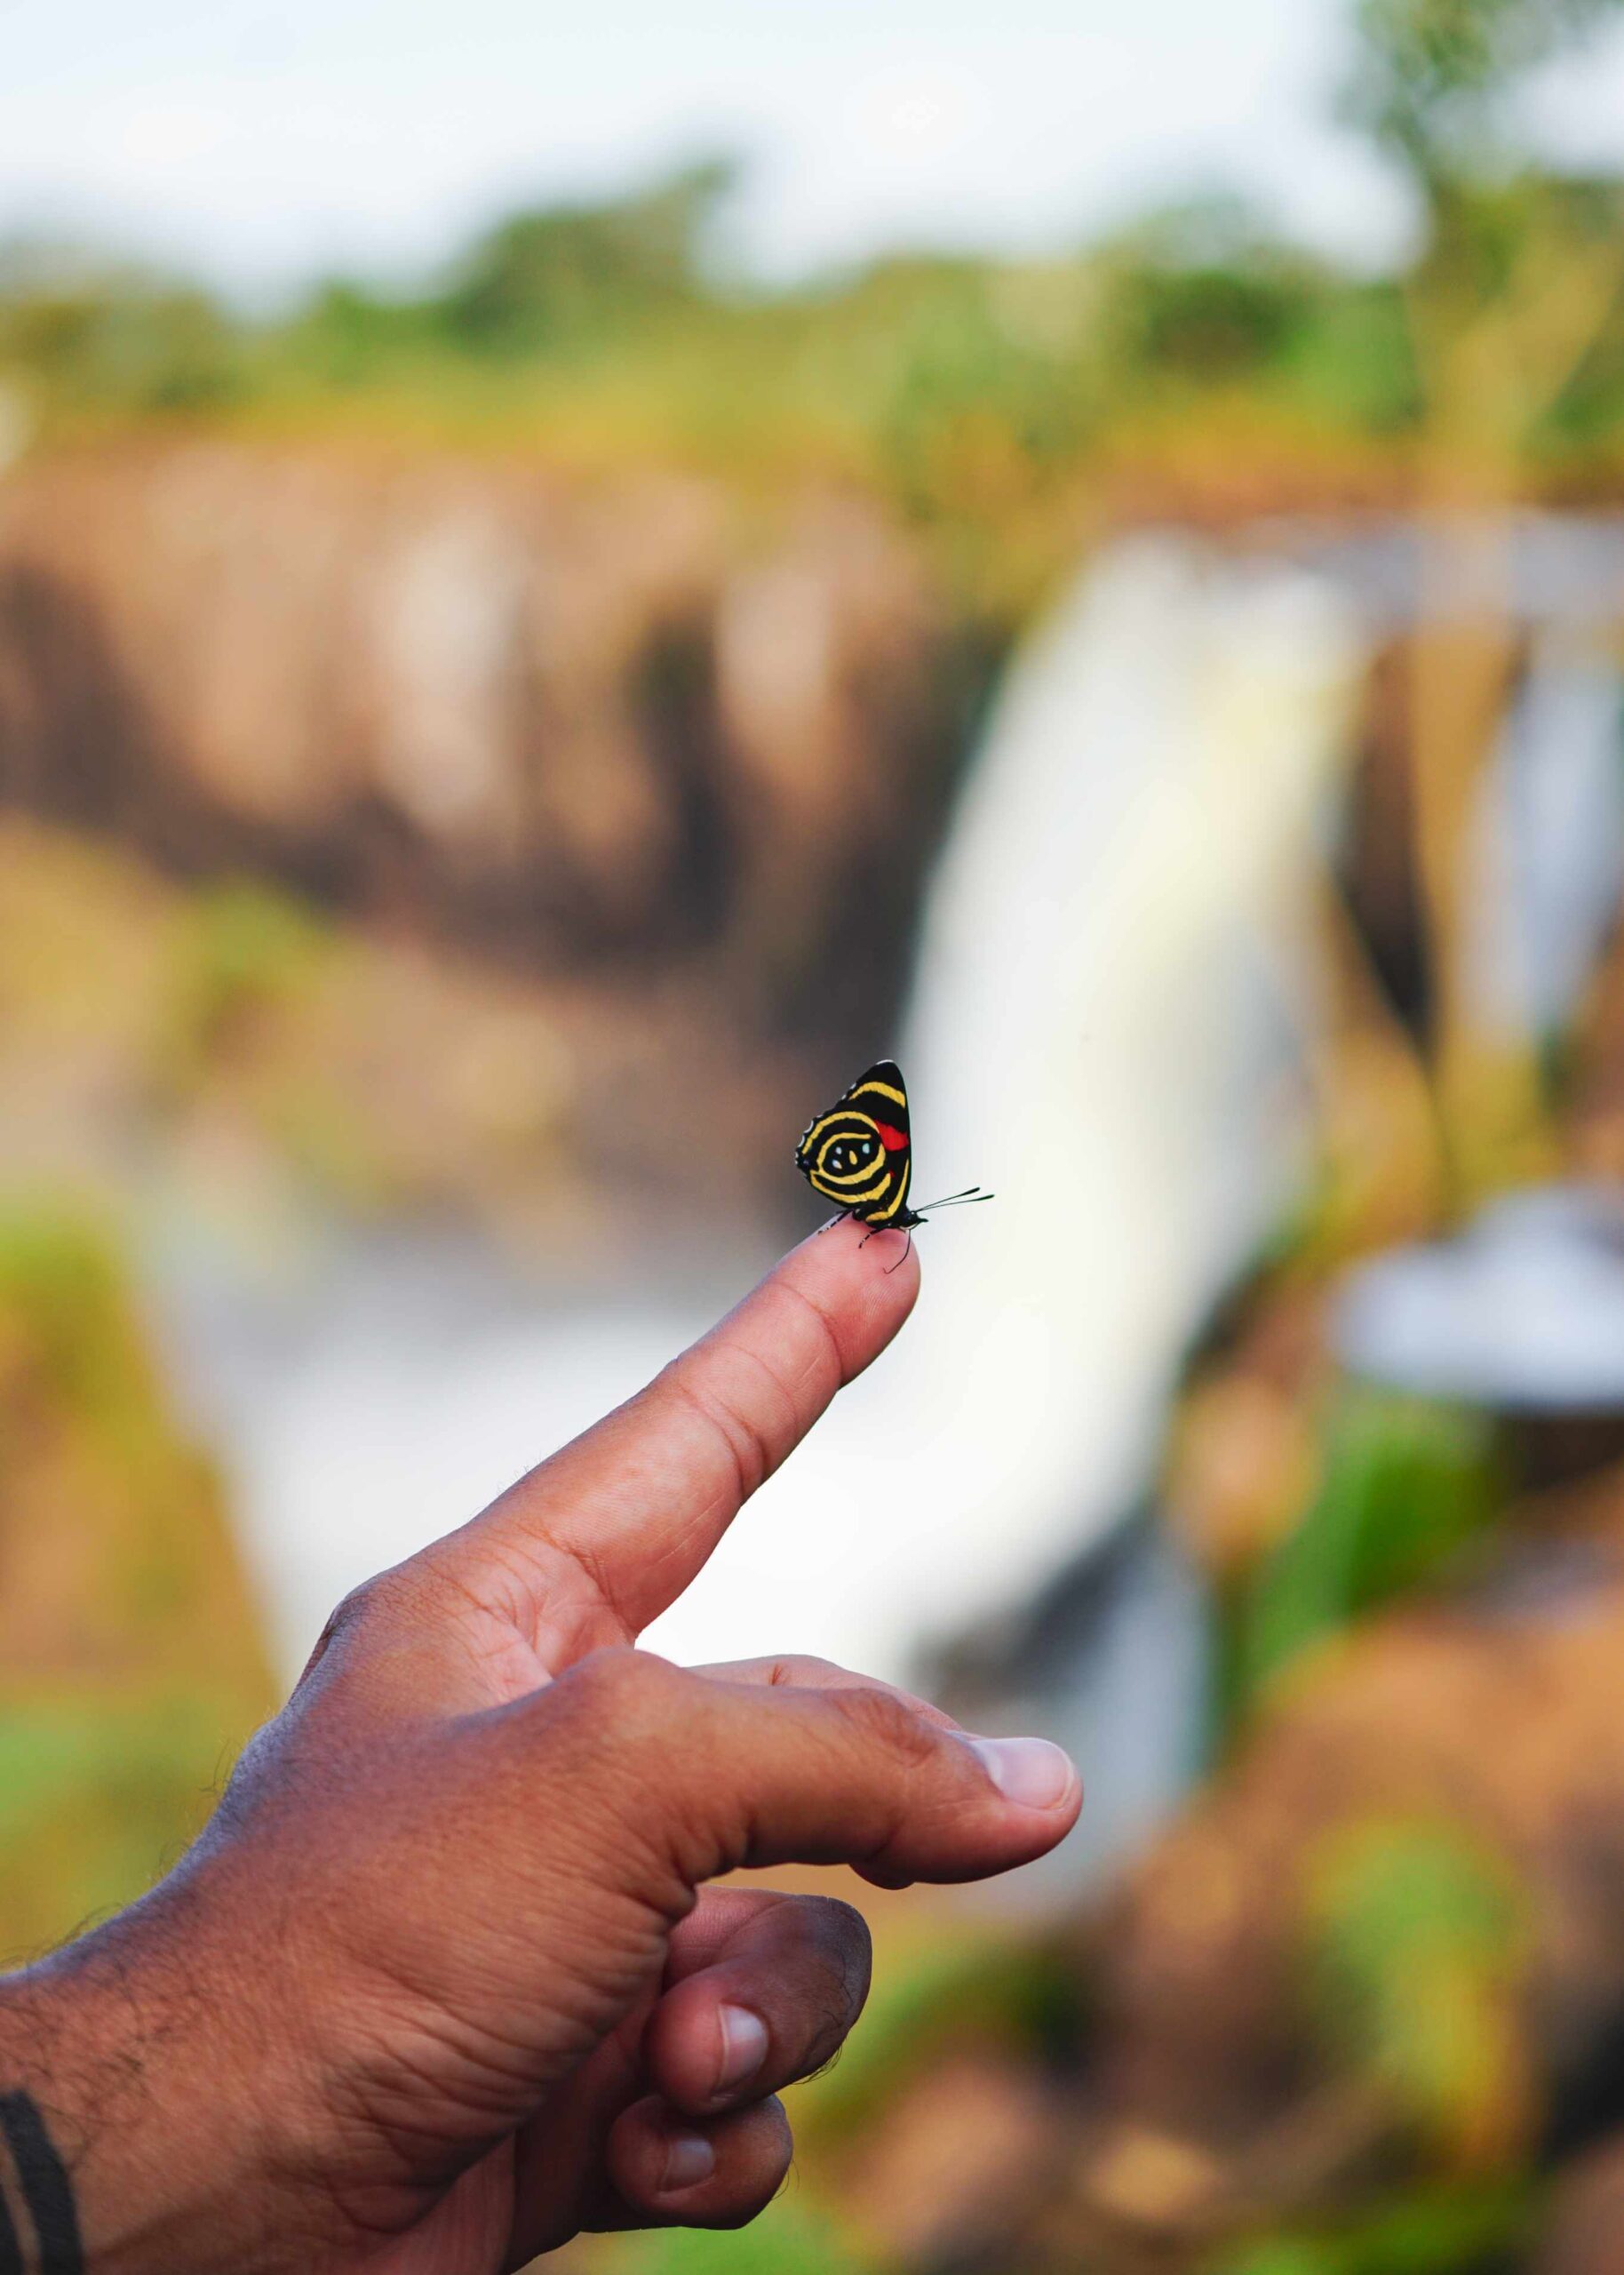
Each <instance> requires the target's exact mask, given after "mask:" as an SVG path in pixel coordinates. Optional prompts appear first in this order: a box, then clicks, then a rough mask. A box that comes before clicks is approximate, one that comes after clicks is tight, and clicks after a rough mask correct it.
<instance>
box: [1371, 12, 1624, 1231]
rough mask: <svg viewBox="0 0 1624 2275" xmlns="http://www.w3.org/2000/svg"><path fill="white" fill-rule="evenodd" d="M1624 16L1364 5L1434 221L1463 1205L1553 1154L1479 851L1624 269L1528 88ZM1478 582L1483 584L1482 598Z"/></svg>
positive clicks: (1443, 1101) (1435, 610)
mask: <svg viewBox="0 0 1624 2275" xmlns="http://www.w3.org/2000/svg"><path fill="white" fill-rule="evenodd" d="M1620 15H1624V0H1356V9H1355V26H1356V31H1357V56H1356V61H1355V65H1354V68H1353V72H1352V75H1351V77H1350V82H1349V87H1348V90H1347V95H1346V108H1347V110H1348V112H1349V116H1352V117H1354V118H1356V119H1357V120H1358V121H1360V122H1362V123H1363V124H1364V125H1365V128H1366V129H1367V130H1368V131H1369V132H1372V133H1373V135H1374V136H1375V138H1376V140H1378V142H1379V144H1380V145H1381V148H1384V149H1385V150H1387V151H1388V152H1389V154H1391V155H1392V156H1394V157H1395V158H1396V159H1397V161H1398V163H1399V164H1401V165H1402V166H1403V167H1404V168H1405V172H1407V173H1408V175H1409V177H1410V180H1412V182H1413V185H1414V187H1415V188H1416V190H1417V193H1418V195H1419V196H1420V199H1421V208H1422V215H1423V222H1424V231H1425V235H1424V242H1423V243H1422V247H1421V252H1420V255H1419V258H1418V259H1417V260H1416V262H1415V264H1414V267H1413V269H1412V271H1411V274H1410V276H1409V279H1408V282H1407V290H1406V298H1407V306H1408V315H1409V327H1410V332H1411V336H1412V340H1413V349H1414V358H1415V365H1416V371H1417V374H1418V379H1419V381H1420V386H1421V400H1422V411H1421V421H1420V425H1419V428H1418V431H1417V434H1416V437H1415V453H1414V494H1415V502H1416V508H1417V513H1418V515H1419V518H1420V522H1421V532H1422V539H1423V553H1422V591H1421V612H1420V621H1419V623H1418V625H1417V627H1416V631H1415V636H1414V640H1413V648H1412V655H1411V666H1412V668H1411V685H1410V698H1411V700H1410V710H1411V749H1412V762H1413V781H1414V793H1415V794H1414V810H1415V829H1416V843H1415V862H1416V870H1417V874H1418V877H1419V879H1420V882H1421V896H1422V900H1423V904H1424V906H1425V909H1426V916H1427V928H1428V934H1429V961H1430V964H1431V970H1432V975H1433V997H1434V1019H1433V1033H1432V1038H1431V1041H1432V1052H1431V1057H1432V1074H1433V1090H1434V1096H1435V1099H1436V1102H1437V1114H1438V1122H1439V1129H1440V1134H1441V1138H1442V1145H1443V1152H1444V1155H1445V1169H1446V1172H1447V1174H1448V1176H1449V1180H1450V1183H1451V1185H1452V1186H1453V1193H1454V1195H1455V1198H1456V1200H1457V1201H1459V1202H1462V1203H1464V1202H1466V1201H1469V1200H1471V1199H1472V1198H1473V1197H1474V1196H1475V1195H1476V1193H1478V1192H1479V1191H1481V1190H1482V1189H1484V1188H1485V1186H1492V1185H1494V1184H1497V1183H1500V1182H1502V1181H1503V1179H1504V1177H1505V1176H1506V1175H1507V1174H1508V1173H1510V1174H1515V1173H1516V1172H1517V1170H1518V1169H1521V1168H1524V1167H1526V1166H1530V1165H1532V1164H1535V1163H1538V1162H1540V1161H1541V1160H1542V1159H1543V1158H1545V1157H1546V1156H1547V1155H1548V1151H1549V1146H1548V1106H1547V1102H1546V1100H1545V1098H1544V1097H1543V1091H1542V1080H1541V1075H1540V1062H1539V1054H1538V1050H1537V1047H1536V1046H1537V1039H1536V1038H1534V1037H1532V1036H1529V1037H1525V1038H1524V1039H1523V1040H1522V1042H1521V1043H1520V1044H1519V1045H1515V1046H1508V1045H1507V1043H1506V1042H1505V1041H1504V1039H1503V1038H1501V1037H1497V1036H1489V1035H1485V1034H1482V1033H1480V1032H1478V1031H1477V1026H1476V1018H1475V1010H1474V1003H1473V991H1472V988H1471V985H1470V977H1471V975H1470V972H1469V968H1468V942H1467V938H1466V933H1467V925H1466V922H1465V917H1466V911H1465V908H1464V906H1463V905H1462V885H1463V875H1462V872H1463V866H1464V864H1463V851H1464V847H1465V845H1466V843H1467V842H1468V838H1469V831H1470V827H1471V824H1472V819H1473V816H1474V813H1475V810H1476V804H1477V794H1478V788H1479V784H1480V780H1481V775H1482V770H1483V764H1484V761H1485V756H1486V754H1487V753H1488V751H1489V749H1490V747H1491V746H1492V743H1493V738H1494V736H1495V735H1496V734H1497V732H1498V731H1499V728H1500V722H1501V718H1502V716H1503V714H1504V709H1505V705H1506V700H1507V698H1508V696H1509V693H1510V691H1511V689H1512V685H1513V682H1514V679H1515V675H1516V671H1517V662H1518V654H1517V627H1516V625H1515V623H1514V621H1513V619H1512V613H1511V607H1510V549H1511V540H1512V512H1513V509H1514V507H1515V506H1516V504H1517V500H1518V499H1519V498H1520V497H1522V496H1523V495H1524V494H1526V491H1527V490H1528V488H1529V473H1530V459H1531V453H1532V448H1533V446H1534V444H1535V443H1536V440H1537V437H1538V435H1539V431H1540V427H1541V424H1542V422H1545V421H1547V420H1548V419H1549V417H1550V414H1551V413H1552V411H1553V410H1554V408H1555V407H1556V403H1557V402H1558V401H1559V399H1560V397H1561V396H1562V395H1563V393H1564V389H1565V388H1566V387H1567V386H1568V384H1569V382H1570V381H1571V379H1572V377H1573V374H1574V372H1575V371H1576V370H1577V369H1578V367H1579V365H1580V363H1581V362H1582V361H1583V359H1584V357H1585V355H1587V353H1588V350H1589V348H1590V347H1592V346H1593V344H1594V343H1595V341H1596V338H1597V336H1598V334H1599V332H1600V331H1601V330H1602V328H1603V326H1604V324H1605V323H1606V322H1607V319H1608V317H1609V315H1611V314H1612V311H1613V309H1614V307H1615V306H1616V305H1617V302H1618V299H1619V295H1620V284H1621V283H1624V185H1621V184H1620V182H1619V181H1617V180H1596V179H1579V178H1575V177H1572V176H1568V175H1564V174H1563V173H1561V172H1559V171H1556V170H1555V169H1553V168H1552V167H1550V166H1549V165H1545V164H1540V163H1539V162H1537V161H1536V160H1535V158H1534V157H1533V156H1532V154H1531V152H1530V151H1529V150H1528V148H1526V147H1525V144H1524V142H1523V140H1521V139H1520V134H1519V128H1520V120H1519V101H1520V100H1521V99H1522V98H1523V96H1524V92H1525V90H1526V86H1527V83H1528V78H1529V75H1530V74H1531V73H1532V71H1534V70H1535V69H1536V68H1538V67H1540V65H1543V64H1546V63H1548V62H1551V61H1553V60H1556V59H1558V58H1559V57H1561V56H1563V55H1564V54H1569V53H1572V52H1574V51H1575V49H1576V48H1577V46H1578V45H1579V44H1580V43H1581V42H1582V41H1584V40H1585V39H1586V38H1588V36H1590V35H1591V34H1593V33H1594V32H1595V31H1596V30H1597V29H1598V28H1600V27H1601V26H1602V25H1603V23H1604V21H1605V20H1607V19H1609V18H1612V17H1619V16H1620ZM1467 593H1472V594H1474V595H1479V596H1480V597H1479V598H1477V600H1476V601H1475V602H1474V603H1473V604H1472V605H1471V606H1470V607H1469V608H1463V607H1462V605H1461V597H1462V595H1465V594H1467Z"/></svg>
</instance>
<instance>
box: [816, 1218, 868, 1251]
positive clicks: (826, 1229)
mask: <svg viewBox="0 0 1624 2275" xmlns="http://www.w3.org/2000/svg"><path fill="white" fill-rule="evenodd" d="M850 1214H851V1210H850V1209H841V1211H840V1215H839V1216H838V1217H830V1219H829V1221H828V1223H827V1224H824V1225H819V1226H818V1228H817V1229H818V1233H819V1234H820V1236H821V1235H822V1234H823V1233H832V1232H833V1230H834V1228H835V1226H836V1225H843V1224H844V1223H845V1222H846V1219H847V1218H848V1217H849V1216H850ZM859 1245H861V1243H859Z"/></svg>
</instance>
